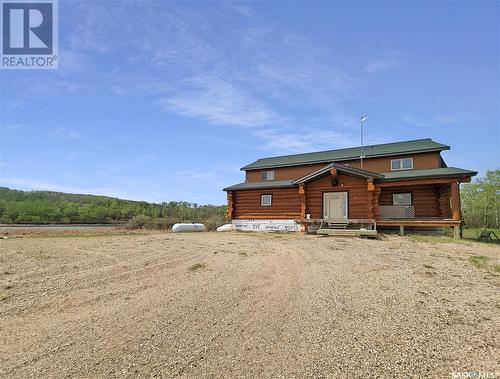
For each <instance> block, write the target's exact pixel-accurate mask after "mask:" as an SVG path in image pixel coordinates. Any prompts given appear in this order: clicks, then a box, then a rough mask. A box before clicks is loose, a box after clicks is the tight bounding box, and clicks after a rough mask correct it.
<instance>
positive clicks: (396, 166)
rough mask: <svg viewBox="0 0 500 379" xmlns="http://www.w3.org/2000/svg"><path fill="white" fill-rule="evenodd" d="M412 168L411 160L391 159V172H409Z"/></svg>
mask: <svg viewBox="0 0 500 379" xmlns="http://www.w3.org/2000/svg"><path fill="white" fill-rule="evenodd" d="M412 168H413V158H404V159H392V160H391V170H392V171H396V170H410V169H412Z"/></svg>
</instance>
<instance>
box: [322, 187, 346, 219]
mask: <svg viewBox="0 0 500 379" xmlns="http://www.w3.org/2000/svg"><path fill="white" fill-rule="evenodd" d="M323 218H324V219H326V220H347V192H325V193H324V194H323Z"/></svg>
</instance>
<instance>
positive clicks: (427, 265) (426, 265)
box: [424, 263, 434, 268]
mask: <svg viewBox="0 0 500 379" xmlns="http://www.w3.org/2000/svg"><path fill="white" fill-rule="evenodd" d="M424 267H425V268H434V266H432V265H430V264H428V263H424Z"/></svg>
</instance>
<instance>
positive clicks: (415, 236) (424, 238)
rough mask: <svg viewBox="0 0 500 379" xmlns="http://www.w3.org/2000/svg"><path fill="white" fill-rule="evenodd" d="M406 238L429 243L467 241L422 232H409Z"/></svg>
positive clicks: (466, 241) (465, 241)
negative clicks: (427, 234)
mask: <svg viewBox="0 0 500 379" xmlns="http://www.w3.org/2000/svg"><path fill="white" fill-rule="evenodd" d="M408 238H409V239H410V240H411V241H414V242H430V243H469V242H470V241H468V240H463V239H460V238H453V237H448V236H426V235H422V234H409V235H408Z"/></svg>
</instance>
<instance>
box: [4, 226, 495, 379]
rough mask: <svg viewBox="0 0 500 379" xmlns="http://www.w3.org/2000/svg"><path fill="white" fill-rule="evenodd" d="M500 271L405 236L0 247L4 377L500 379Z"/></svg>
mask: <svg viewBox="0 0 500 379" xmlns="http://www.w3.org/2000/svg"><path fill="white" fill-rule="evenodd" d="M475 255H476V256H477V255H481V256H485V257H488V258H489V260H485V261H484V262H483V264H482V266H481V267H476V266H475V265H473V264H472V262H471V257H472V256H475ZM499 258H500V248H499V247H498V246H490V245H485V244H477V243H427V242H413V241H411V240H410V239H408V238H406V237H404V238H403V237H397V236H390V237H385V238H384V239H383V240H378V241H377V240H361V239H339V238H321V237H317V236H303V235H265V234H264V235H263V234H251V233H248V234H247V233H218V234H216V233H199V234H150V235H130V236H119V235H115V236H93V237H81V238H61V237H59V238H19V239H8V240H0V267H1V272H0V285H1V287H0V292H1V293H0V296H1V297H0V299H1V301H0V333H1V341H0V375H1V376H2V377H9V378H12V377H19V378H26V377H35V376H37V377H39V376H43V377H64V376H68V377H137V376H140V377H146V376H147V377H151V376H157V377H172V376H185V377H228V378H234V377H287V378H288V377H297V378H305V377H328V378H330V377H331V378H336V377H339V378H340V377H342V378H363V377H366V378H372V377H383V378H388V377H398V378H408V377H415V378H417V377H426V378H451V377H452V373H453V372H458V371H459V372H463V371H471V370H479V371H489V372H491V371H495V370H497V374H498V373H500V371H499V370H500V366H499V364H498V362H499V357H500V337H499V336H500V330H499V329H500V327H499V325H500V324H499V313H500V304H499V295H498V294H499V291H498V290H499V288H498V287H499V283H500V280H499V279H500V274H499V273H498V272H496V271H495V265H498V264H499V263H500V262H499ZM496 269H498V266H497V268H496Z"/></svg>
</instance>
